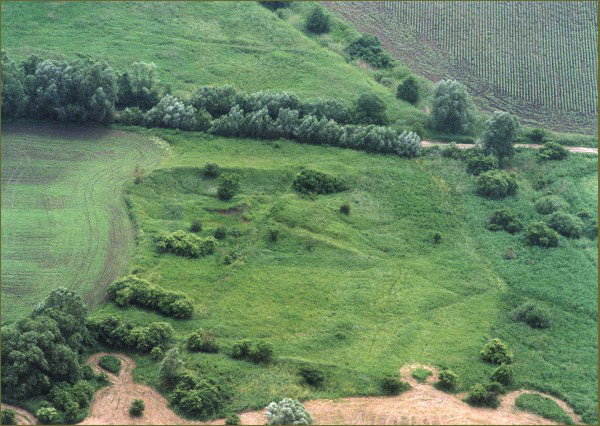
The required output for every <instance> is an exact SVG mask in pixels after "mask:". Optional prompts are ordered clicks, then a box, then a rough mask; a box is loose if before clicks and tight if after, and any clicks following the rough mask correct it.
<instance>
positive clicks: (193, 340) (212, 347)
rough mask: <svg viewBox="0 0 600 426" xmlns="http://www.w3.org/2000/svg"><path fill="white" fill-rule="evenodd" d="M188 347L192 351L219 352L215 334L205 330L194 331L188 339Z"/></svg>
mask: <svg viewBox="0 0 600 426" xmlns="http://www.w3.org/2000/svg"><path fill="white" fill-rule="evenodd" d="M187 348H188V349H189V350H190V351H192V352H209V353H211V352H212V353H215V352H219V346H218V345H217V341H216V339H215V336H214V335H213V334H212V333H210V332H208V331H205V330H202V329H198V330H196V331H194V332H193V333H192V334H191V335H190V336H189V337H188V340H187Z"/></svg>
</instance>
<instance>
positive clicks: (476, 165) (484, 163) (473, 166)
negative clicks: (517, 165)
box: [467, 155, 498, 176]
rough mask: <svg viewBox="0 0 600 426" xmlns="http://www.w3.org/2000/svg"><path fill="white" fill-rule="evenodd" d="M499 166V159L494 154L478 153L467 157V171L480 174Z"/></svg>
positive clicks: (476, 174)
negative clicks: (484, 154)
mask: <svg viewBox="0 0 600 426" xmlns="http://www.w3.org/2000/svg"><path fill="white" fill-rule="evenodd" d="M497 168H498V159H497V158H496V157H495V156H494V155H488V156H483V155H476V156H471V157H470V158H468V159H467V173H470V174H472V175H475V176H479V175H480V174H481V173H483V172H487V171H489V170H494V169H497Z"/></svg>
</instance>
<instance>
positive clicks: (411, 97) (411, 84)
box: [396, 76, 419, 104]
mask: <svg viewBox="0 0 600 426" xmlns="http://www.w3.org/2000/svg"><path fill="white" fill-rule="evenodd" d="M396 97H398V98H400V99H402V100H404V101H406V102H408V103H411V104H416V103H417V102H418V101H419V85H418V84H417V80H415V78H414V77H412V76H411V77H408V78H406V79H405V80H404V81H403V82H402V83H400V84H399V85H398V88H397V89H396Z"/></svg>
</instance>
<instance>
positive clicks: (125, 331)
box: [88, 315, 175, 352]
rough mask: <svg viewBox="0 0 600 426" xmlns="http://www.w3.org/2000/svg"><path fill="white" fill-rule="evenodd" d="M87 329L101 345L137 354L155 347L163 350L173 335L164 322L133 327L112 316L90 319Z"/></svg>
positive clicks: (169, 327) (170, 328) (171, 329)
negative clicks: (133, 351) (128, 350)
mask: <svg viewBox="0 0 600 426" xmlns="http://www.w3.org/2000/svg"><path fill="white" fill-rule="evenodd" d="M88 327H89V329H90V331H91V332H92V334H93V335H94V337H95V338H96V339H97V340H98V342H100V343H102V344H105V345H107V346H111V347H115V348H126V349H132V350H137V351H139V352H150V350H152V349H153V348H154V347H156V346H159V347H161V348H164V347H165V346H166V345H167V344H168V343H169V342H170V341H171V339H172V338H173V335H174V334H175V332H174V331H173V327H171V325H170V324H168V323H165V322H152V323H150V324H148V326H138V327H134V326H133V325H132V324H131V323H129V322H124V321H121V320H120V319H119V318H117V317H115V316H114V315H106V316H101V317H96V318H91V319H90V320H89V322H88Z"/></svg>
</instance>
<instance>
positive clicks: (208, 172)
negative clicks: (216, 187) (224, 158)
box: [202, 163, 221, 178]
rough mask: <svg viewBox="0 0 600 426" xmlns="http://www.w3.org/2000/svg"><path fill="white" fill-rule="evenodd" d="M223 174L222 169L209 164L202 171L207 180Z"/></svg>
mask: <svg viewBox="0 0 600 426" xmlns="http://www.w3.org/2000/svg"><path fill="white" fill-rule="evenodd" d="M220 173H221V169H220V168H219V166H218V165H216V164H215V163H207V164H206V165H205V166H204V168H203V169H202V174H203V175H204V176H206V177H207V178H216V177H217V176H219V174H220Z"/></svg>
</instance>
